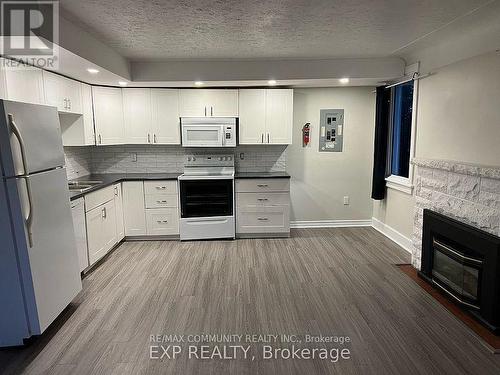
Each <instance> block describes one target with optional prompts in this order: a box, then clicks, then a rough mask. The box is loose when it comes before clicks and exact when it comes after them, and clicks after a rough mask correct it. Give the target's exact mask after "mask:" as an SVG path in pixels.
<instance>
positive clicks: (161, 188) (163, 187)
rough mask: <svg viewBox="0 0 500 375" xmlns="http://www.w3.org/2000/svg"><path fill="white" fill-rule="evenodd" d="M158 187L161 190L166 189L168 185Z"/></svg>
mask: <svg viewBox="0 0 500 375" xmlns="http://www.w3.org/2000/svg"><path fill="white" fill-rule="evenodd" d="M156 188H157V189H159V190H165V189H166V188H167V187H166V186H157V187H156Z"/></svg>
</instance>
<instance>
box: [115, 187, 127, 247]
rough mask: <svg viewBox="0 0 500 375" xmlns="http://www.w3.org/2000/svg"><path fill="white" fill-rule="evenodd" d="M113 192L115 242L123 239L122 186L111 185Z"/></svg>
mask: <svg viewBox="0 0 500 375" xmlns="http://www.w3.org/2000/svg"><path fill="white" fill-rule="evenodd" d="M113 189H114V192H115V198H114V200H115V212H116V240H117V242H119V241H121V240H123V238H124V237H125V223H124V220H123V197H122V184H121V183H120V184H115V185H113Z"/></svg>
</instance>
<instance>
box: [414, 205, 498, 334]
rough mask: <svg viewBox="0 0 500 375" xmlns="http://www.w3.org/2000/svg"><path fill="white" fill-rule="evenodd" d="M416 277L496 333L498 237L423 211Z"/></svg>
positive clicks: (440, 215)
mask: <svg viewBox="0 0 500 375" xmlns="http://www.w3.org/2000/svg"><path fill="white" fill-rule="evenodd" d="M419 276H420V277H422V278H423V279H424V280H426V281H427V282H429V283H431V284H432V285H434V286H435V287H436V288H437V289H439V290H441V291H442V292H443V293H444V294H445V295H447V296H448V297H449V298H450V299H452V300H453V301H454V302H456V303H457V304H459V305H460V306H461V307H462V308H463V309H465V310H467V311H469V312H470V313H471V314H472V315H473V316H474V317H475V318H476V319H477V320H479V321H480V322H481V323H482V324H483V325H485V326H486V327H487V328H488V329H490V330H491V331H492V332H494V333H495V334H500V238H499V237H497V236H494V235H492V234H490V233H487V232H485V231H482V230H479V229H477V228H474V227H472V226H470V225H468V224H464V223H461V222H459V221H457V220H455V219H451V218H449V217H447V216H444V215H442V214H439V213H437V212H433V211H430V210H424V225H423V237H422V263H421V271H420V272H419Z"/></svg>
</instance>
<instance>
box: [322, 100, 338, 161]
mask: <svg viewBox="0 0 500 375" xmlns="http://www.w3.org/2000/svg"><path fill="white" fill-rule="evenodd" d="M343 143H344V110H343V109H322V110H320V120H319V151H320V152H342V147H343Z"/></svg>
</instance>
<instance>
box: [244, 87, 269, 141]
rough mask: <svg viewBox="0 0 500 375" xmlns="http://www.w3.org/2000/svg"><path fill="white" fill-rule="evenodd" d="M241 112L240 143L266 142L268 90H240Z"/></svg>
mask: <svg viewBox="0 0 500 375" xmlns="http://www.w3.org/2000/svg"><path fill="white" fill-rule="evenodd" d="M239 112H240V116H239V117H240V119H239V132H240V139H239V143H240V144H242V145H255V144H261V143H264V133H265V132H266V90H265V89H244V90H240V92H239ZM266 142H267V139H266Z"/></svg>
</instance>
